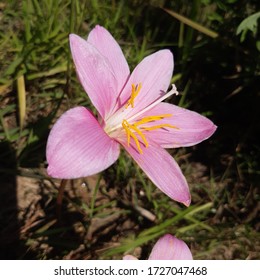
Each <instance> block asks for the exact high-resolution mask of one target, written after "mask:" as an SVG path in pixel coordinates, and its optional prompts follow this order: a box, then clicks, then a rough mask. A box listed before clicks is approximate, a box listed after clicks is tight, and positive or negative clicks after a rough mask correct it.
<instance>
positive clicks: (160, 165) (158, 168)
mask: <svg viewBox="0 0 260 280" xmlns="http://www.w3.org/2000/svg"><path fill="white" fill-rule="evenodd" d="M121 144H122V145H123V146H124V148H125V149H126V150H127V152H128V153H129V154H130V155H131V156H132V157H133V159H134V160H135V161H136V163H137V164H138V165H139V166H140V167H141V168H142V170H143V171H144V172H145V173H146V175H147V176H148V177H149V178H150V179H151V181H152V182H153V183H154V184H155V185H156V186H157V187H158V188H159V189H160V190H161V191H162V192H164V193H165V194H167V195H168V196H169V197H170V198H172V199H173V200H176V201H179V202H181V203H183V204H184V205H186V206H189V205H190V201H191V198H190V192H189V187H188V184H187V181H186V179H185V177H184V176H183V174H182V172H181V169H180V167H179V166H178V164H177V163H176V161H175V160H174V159H173V158H172V156H171V155H170V154H169V153H168V152H166V151H165V150H164V149H163V148H161V147H160V146H159V145H157V144H155V143H153V142H151V141H150V142H149V147H147V148H146V147H145V146H144V145H143V144H142V143H140V145H141V146H142V147H141V148H142V151H143V154H140V153H139V151H138V150H137V149H136V146H135V143H134V141H133V139H132V138H131V141H130V146H129V147H128V145H127V144H126V143H124V142H122V143H121Z"/></svg>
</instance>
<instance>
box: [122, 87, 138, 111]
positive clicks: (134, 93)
mask: <svg viewBox="0 0 260 280" xmlns="http://www.w3.org/2000/svg"><path fill="white" fill-rule="evenodd" d="M141 87H142V84H141V83H140V84H138V86H136V85H134V84H132V92H131V96H130V98H129V100H128V101H127V103H126V105H125V107H126V108H128V106H130V105H131V107H132V108H134V101H135V98H136V96H137V95H138V94H139V92H140V90H141Z"/></svg>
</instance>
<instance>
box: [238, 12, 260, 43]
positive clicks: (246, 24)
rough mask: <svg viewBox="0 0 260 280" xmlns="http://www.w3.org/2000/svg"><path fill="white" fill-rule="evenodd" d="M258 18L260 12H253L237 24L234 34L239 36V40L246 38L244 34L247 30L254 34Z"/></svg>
mask: <svg viewBox="0 0 260 280" xmlns="http://www.w3.org/2000/svg"><path fill="white" fill-rule="evenodd" d="M259 18H260V12H258V13H255V14H253V15H251V16H249V17H247V18H245V19H244V20H243V21H242V22H241V23H240V24H239V26H238V28H237V31H236V35H239V34H240V33H241V36H240V42H243V41H244V40H245V38H246V34H247V32H248V31H251V32H252V33H253V34H254V36H255V35H256V32H257V26H258V22H257V21H258V19H259Z"/></svg>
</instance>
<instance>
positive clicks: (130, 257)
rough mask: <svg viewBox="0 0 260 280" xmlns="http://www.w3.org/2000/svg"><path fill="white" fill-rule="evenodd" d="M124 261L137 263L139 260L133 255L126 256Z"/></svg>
mask: <svg viewBox="0 0 260 280" xmlns="http://www.w3.org/2000/svg"><path fill="white" fill-rule="evenodd" d="M123 260H124V261H137V260H138V259H137V258H136V257H134V256H132V255H125V256H124V257H123Z"/></svg>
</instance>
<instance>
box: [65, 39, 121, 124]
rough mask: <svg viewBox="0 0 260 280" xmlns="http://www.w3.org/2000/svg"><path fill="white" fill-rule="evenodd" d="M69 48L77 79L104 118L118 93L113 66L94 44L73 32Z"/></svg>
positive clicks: (111, 107)
mask: <svg viewBox="0 0 260 280" xmlns="http://www.w3.org/2000/svg"><path fill="white" fill-rule="evenodd" d="M70 48H71V53H72V57H73V60H74V63H75V67H76V71H77V74H78V77H79V80H80V82H81V84H82V86H83V88H84V89H85V91H86V92H87V94H88V96H89V98H90V99H91V102H92V103H93V105H94V106H95V107H96V108H97V110H98V112H99V114H100V115H101V117H102V118H103V119H104V118H105V117H106V116H107V115H109V114H110V112H111V111H112V109H113V108H114V106H115V104H116V100H117V95H118V94H119V93H118V83H117V77H116V74H115V73H114V70H113V67H112V66H111V65H110V63H109V61H108V59H107V58H106V57H104V56H103V55H102V54H101V53H100V52H99V51H98V50H97V49H96V48H95V47H94V46H92V45H91V44H89V43H88V42H87V41H86V40H84V39H82V38H80V37H79V36H77V35H75V34H70Z"/></svg>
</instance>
